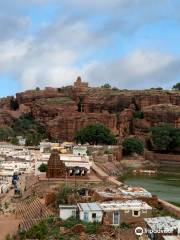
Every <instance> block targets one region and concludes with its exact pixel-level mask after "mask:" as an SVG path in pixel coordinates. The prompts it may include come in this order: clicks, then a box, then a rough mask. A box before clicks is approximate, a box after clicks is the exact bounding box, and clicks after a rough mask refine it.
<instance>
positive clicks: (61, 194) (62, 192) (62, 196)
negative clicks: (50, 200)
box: [56, 184, 72, 205]
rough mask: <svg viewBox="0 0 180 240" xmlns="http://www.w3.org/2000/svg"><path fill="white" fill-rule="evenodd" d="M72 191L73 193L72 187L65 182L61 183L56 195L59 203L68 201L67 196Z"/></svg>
mask: <svg viewBox="0 0 180 240" xmlns="http://www.w3.org/2000/svg"><path fill="white" fill-rule="evenodd" d="M70 193H72V188H70V187H69V186H66V185H65V184H63V185H61V186H60V187H59V190H58V193H57V196H56V203H57V205H59V204H65V203H67V197H68V195H69V194H70Z"/></svg>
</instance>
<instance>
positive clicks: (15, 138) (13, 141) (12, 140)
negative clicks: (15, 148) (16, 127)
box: [11, 137, 19, 145]
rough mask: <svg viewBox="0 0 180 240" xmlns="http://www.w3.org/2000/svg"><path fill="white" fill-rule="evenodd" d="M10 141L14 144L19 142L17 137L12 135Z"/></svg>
mask: <svg viewBox="0 0 180 240" xmlns="http://www.w3.org/2000/svg"><path fill="white" fill-rule="evenodd" d="M11 143H12V144H14V145H18V144H19V140H18V139H17V137H13V138H12V139H11Z"/></svg>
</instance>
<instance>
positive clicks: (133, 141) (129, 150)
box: [122, 137, 144, 155]
mask: <svg viewBox="0 0 180 240" xmlns="http://www.w3.org/2000/svg"><path fill="white" fill-rule="evenodd" d="M122 146H123V152H124V154H125V155H131V154H133V153H137V154H141V153H143V151H144V145H143V143H142V142H141V141H140V140H139V139H138V138H135V137H128V138H125V139H124V141H123V143H122Z"/></svg>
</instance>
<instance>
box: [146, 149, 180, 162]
mask: <svg viewBox="0 0 180 240" xmlns="http://www.w3.org/2000/svg"><path fill="white" fill-rule="evenodd" d="M145 159H146V160H156V161H176V162H179V163H180V155H173V154H160V153H154V152H151V151H145Z"/></svg>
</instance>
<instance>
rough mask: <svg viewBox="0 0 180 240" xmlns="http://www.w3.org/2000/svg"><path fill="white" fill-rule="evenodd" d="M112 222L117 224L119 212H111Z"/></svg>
mask: <svg viewBox="0 0 180 240" xmlns="http://www.w3.org/2000/svg"><path fill="white" fill-rule="evenodd" d="M113 224H114V225H119V212H114V213H113Z"/></svg>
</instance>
